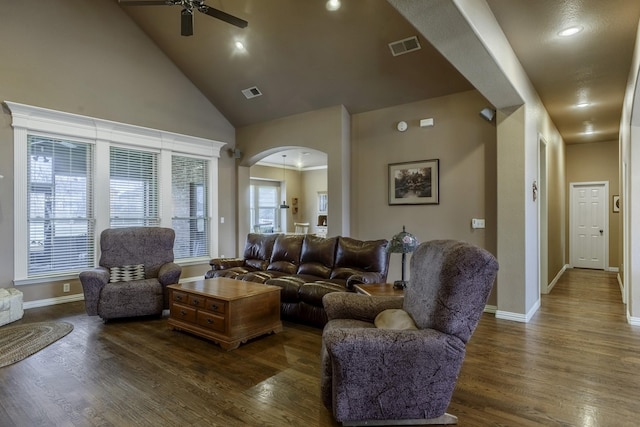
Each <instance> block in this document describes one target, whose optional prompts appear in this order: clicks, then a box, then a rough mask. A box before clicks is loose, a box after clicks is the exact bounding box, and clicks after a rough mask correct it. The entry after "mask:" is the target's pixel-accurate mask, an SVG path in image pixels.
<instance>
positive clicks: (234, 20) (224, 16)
mask: <svg viewBox="0 0 640 427" xmlns="http://www.w3.org/2000/svg"><path fill="white" fill-rule="evenodd" d="M198 10H199V11H200V12H202V13H204V14H206V15H209V16H213V17H214V18H218V19H220V20H222V21H224V22H227V23H229V24H231V25H235V26H236V27H239V28H245V27H246V26H247V25H249V23H248V22H247V21H245V20H244V19H240V18H238V17H235V16H233V15H229V14H228V13H226V12H223V11H221V10H218V9H214V8H213V7H211V6H207V5H205V4H203V5H202V6H200V7H199V8H198Z"/></svg>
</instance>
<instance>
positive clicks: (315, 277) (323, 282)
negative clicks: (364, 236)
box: [205, 233, 389, 327]
mask: <svg viewBox="0 0 640 427" xmlns="http://www.w3.org/2000/svg"><path fill="white" fill-rule="evenodd" d="M387 243H388V242H387V240H384V239H381V240H371V241H363V240H357V239H352V238H350V237H342V236H338V237H329V238H323V237H318V236H314V235H310V234H304V235H302V234H294V235H290V234H256V233H251V234H249V235H248V236H247V241H246V244H245V247H244V253H243V256H242V258H214V259H212V260H211V261H210V262H209V264H210V265H211V270H209V271H208V272H207V273H206V274H205V278H212V277H229V278H233V279H236V280H245V281H250V282H258V283H265V284H268V285H276V286H280V287H281V288H282V292H281V294H280V307H281V315H282V319H284V320H291V321H296V322H302V323H307V324H311V325H314V326H320V327H322V326H324V324H325V323H327V315H326V313H325V311H324V307H323V305H322V297H323V296H324V295H325V294H328V293H331V292H353V286H354V285H355V284H358V283H384V282H385V281H386V280H387V272H388V270H389V254H388V253H387V251H386V248H387Z"/></svg>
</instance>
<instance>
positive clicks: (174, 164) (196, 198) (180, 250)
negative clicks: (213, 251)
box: [171, 156, 209, 259]
mask: <svg viewBox="0 0 640 427" xmlns="http://www.w3.org/2000/svg"><path fill="white" fill-rule="evenodd" d="M207 166H208V162H207V161H206V160H204V159H196V158H190V157H183V156H173V157H172V160H171V194H172V199H173V203H172V206H173V215H172V224H173V229H174V230H175V232H176V241H175V244H174V246H173V253H174V254H175V257H176V259H184V258H196V257H201V256H208V255H209V247H208V242H209V216H208V213H207V206H208V201H207V194H208V192H209V191H208V185H207V182H208V177H207V169H208V168H207Z"/></svg>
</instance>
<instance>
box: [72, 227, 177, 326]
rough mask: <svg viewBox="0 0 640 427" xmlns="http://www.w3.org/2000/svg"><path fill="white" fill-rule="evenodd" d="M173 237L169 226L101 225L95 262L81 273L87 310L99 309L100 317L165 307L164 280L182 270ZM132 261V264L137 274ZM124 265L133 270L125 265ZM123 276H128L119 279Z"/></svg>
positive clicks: (166, 282)
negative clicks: (95, 265) (114, 226)
mask: <svg viewBox="0 0 640 427" xmlns="http://www.w3.org/2000/svg"><path fill="white" fill-rule="evenodd" d="M174 240H175V232H174V231H173V230H172V229H170V228H163V227H129V228H110V229H107V230H104V231H103V232H102V234H101V235H100V249H101V254H100V262H99V267H96V268H94V269H92V270H88V271H83V272H81V273H80V282H81V283H82V289H83V291H84V301H85V307H86V310H87V314H88V315H90V316H95V315H99V316H100V317H101V318H102V319H104V320H105V321H107V320H109V319H115V318H119V317H134V316H148V315H161V314H162V311H163V310H164V309H166V308H169V300H168V291H167V289H166V286H167V285H170V284H173V283H178V280H179V279H180V274H181V273H182V268H181V267H180V266H179V265H178V264H175V263H174V262H173V242H174ZM125 266H127V268H123V267H125ZM132 266H137V271H138V272H139V274H136V273H135V271H136V270H135V268H133V267H132ZM128 269H131V271H133V272H134V273H130V272H129V271H124V270H128ZM141 270H143V271H144V273H142V272H141ZM122 276H129V277H124V279H125V280H124V281H121V280H119V279H123V277H122ZM141 276H144V277H141Z"/></svg>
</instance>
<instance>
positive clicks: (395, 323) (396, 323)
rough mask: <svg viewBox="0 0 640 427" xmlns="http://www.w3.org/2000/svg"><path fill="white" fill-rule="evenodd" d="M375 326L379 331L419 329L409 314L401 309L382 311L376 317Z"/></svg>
mask: <svg viewBox="0 0 640 427" xmlns="http://www.w3.org/2000/svg"><path fill="white" fill-rule="evenodd" d="M373 324H374V325H376V328H379V329H398V330H403V329H418V327H417V326H416V324H415V322H414V321H413V319H412V318H411V316H410V315H409V313H407V312H406V311H404V310H402V309H400V308H390V309H387V310H384V311H381V312H380V313H379V314H378V315H377V316H376V318H375V320H374V321H373Z"/></svg>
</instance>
